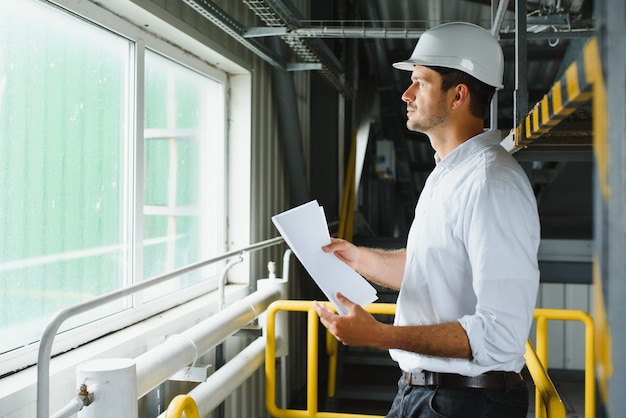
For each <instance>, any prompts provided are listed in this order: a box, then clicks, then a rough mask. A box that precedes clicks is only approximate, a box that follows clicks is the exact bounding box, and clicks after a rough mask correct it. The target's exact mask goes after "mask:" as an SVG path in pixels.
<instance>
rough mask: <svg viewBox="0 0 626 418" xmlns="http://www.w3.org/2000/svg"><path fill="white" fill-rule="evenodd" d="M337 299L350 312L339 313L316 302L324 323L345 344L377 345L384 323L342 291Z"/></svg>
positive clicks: (318, 312)
mask: <svg viewBox="0 0 626 418" xmlns="http://www.w3.org/2000/svg"><path fill="white" fill-rule="evenodd" d="M336 299H337V302H338V303H339V304H340V305H341V306H342V307H344V308H345V309H346V310H347V311H348V313H347V314H345V315H337V314H336V313H334V312H332V311H330V310H329V309H328V308H327V307H326V306H325V305H324V304H319V303H317V302H315V304H314V306H315V310H316V311H317V314H318V315H319V317H320V321H321V322H322V324H323V325H324V326H325V327H326V328H328V330H329V331H330V333H331V334H333V335H334V336H335V338H337V340H338V341H339V342H341V343H342V344H343V345H358V346H370V347H377V346H378V343H377V339H378V337H380V333H379V332H378V331H379V330H380V329H381V327H384V324H383V323H381V322H379V321H377V320H376V319H375V318H374V317H373V316H372V315H371V314H370V313H368V312H367V311H365V309H363V308H362V307H361V306H359V305H357V304H356V303H354V302H352V301H351V300H350V299H348V298H346V297H345V296H344V295H342V294H341V293H337V295H336Z"/></svg>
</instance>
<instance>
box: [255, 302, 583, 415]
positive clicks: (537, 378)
mask: <svg viewBox="0 0 626 418" xmlns="http://www.w3.org/2000/svg"><path fill="white" fill-rule="evenodd" d="M395 307H396V305H395V304H392V303H373V304H371V305H367V306H366V307H365V310H366V311H368V312H369V313H371V314H387V315H389V314H394V313H395ZM280 310H284V311H295V312H306V313H307V318H308V320H307V408H306V410H300V409H284V408H279V407H278V406H277V405H276V356H275V351H276V335H275V317H276V313H277V311H280ZM585 315H586V314H585V313H584V312H582V313H581V312H580V311H569V310H546V309H537V310H536V311H535V317H536V318H538V325H537V341H538V345H539V347H540V350H544V347H547V327H545V326H544V325H543V322H544V321H547V319H548V318H549V319H566V320H567V319H578V320H583V322H585V324H586V325H587V335H591V338H593V323H592V321H590V319H591V318H590V317H589V316H588V315H586V316H585ZM318 322H319V321H318V316H317V312H315V308H314V307H313V302H312V301H287V300H279V301H276V302H273V303H272V304H271V305H270V306H269V308H268V309H267V333H266V334H267V347H266V351H265V375H266V388H265V389H266V397H265V403H266V407H267V410H268V412H269V413H270V415H272V416H273V417H274V418H304V417H311V418H340V417H354V418H379V417H380V416H379V415H362V414H350V413H337V412H320V411H319V410H318V326H319V325H318ZM331 347H332V346H331ZM587 347H588V348H587V358H591V365H589V363H587V367H590V368H588V369H587V371H586V377H590V379H586V382H587V385H586V386H585V411H586V415H585V416H586V418H591V417H593V415H587V414H589V412H588V411H589V408H593V405H594V404H595V388H594V387H593V370H594V369H593V341H592V342H591V349H590V348H589V347H590V346H589V337H587ZM331 354H333V355H335V356H336V351H333V352H331ZM590 355H591V357H589V356H590ZM524 357H525V359H526V364H527V367H528V369H529V371H530V374H531V376H532V378H533V381H534V383H535V387H536V390H537V401H536V402H537V403H536V416H537V418H540V417H545V416H547V417H549V418H565V407H564V406H563V402H562V401H561V398H560V397H559V395H558V393H557V391H556V389H555V387H554V384H553V383H552V380H551V379H550V377H549V376H548V374H547V372H546V368H545V367H544V364H547V362H546V360H547V348H546V350H545V352H544V351H540V352H539V354H537V352H535V350H534V348H533V346H532V344H531V343H530V341H529V342H527V344H526V354H525V356H524ZM589 380H591V383H590V384H589ZM330 384H331V382H329V385H330ZM590 385H591V386H590ZM590 389H593V390H592V391H591V394H590V393H589V391H590Z"/></svg>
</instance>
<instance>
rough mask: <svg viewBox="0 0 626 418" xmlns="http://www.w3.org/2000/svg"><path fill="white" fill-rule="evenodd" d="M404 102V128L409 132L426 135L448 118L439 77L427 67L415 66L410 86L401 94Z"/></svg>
mask: <svg viewBox="0 0 626 418" xmlns="http://www.w3.org/2000/svg"><path fill="white" fill-rule="evenodd" d="M402 100H403V101H404V102H406V110H407V112H406V115H407V122H406V126H407V128H408V129H410V130H411V131H417V132H422V133H425V134H428V132H429V131H431V130H432V129H434V128H436V127H438V126H440V125H442V124H443V123H444V122H445V121H446V120H447V118H448V107H447V104H446V94H445V93H444V92H442V91H441V75H440V74H439V73H438V72H436V71H434V70H431V69H430V68H428V67H424V66H421V65H417V66H415V68H414V69H413V72H412V73H411V85H410V86H409V87H408V88H407V89H406V91H405V92H404V93H403V94H402Z"/></svg>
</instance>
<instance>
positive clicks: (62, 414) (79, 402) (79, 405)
mask: <svg viewBox="0 0 626 418" xmlns="http://www.w3.org/2000/svg"><path fill="white" fill-rule="evenodd" d="M83 406H85V403H84V402H83V399H82V398H79V397H78V396H76V397H75V398H74V399H72V400H71V401H69V402H68V403H67V404H66V405H65V406H64V407H63V408H61V409H59V410H58V411H57V412H55V413H54V414H52V415H50V418H69V417H71V416H72V415H74V414H75V413H77V412H78V411H80V410H81V409H83Z"/></svg>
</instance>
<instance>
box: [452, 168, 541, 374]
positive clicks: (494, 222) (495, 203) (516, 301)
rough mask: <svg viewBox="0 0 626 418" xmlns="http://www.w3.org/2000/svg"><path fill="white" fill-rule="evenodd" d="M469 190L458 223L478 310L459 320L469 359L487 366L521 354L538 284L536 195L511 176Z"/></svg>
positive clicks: (530, 321) (538, 235)
mask: <svg viewBox="0 0 626 418" xmlns="http://www.w3.org/2000/svg"><path fill="white" fill-rule="evenodd" d="M521 187H523V186H521ZM471 196H472V197H471V200H472V204H471V205H468V208H469V209H468V211H467V213H466V214H465V216H464V217H463V219H462V220H461V221H460V222H462V225H461V226H460V228H461V229H462V233H463V234H464V235H465V237H464V238H465V239H464V242H465V243H466V251H467V254H468V257H469V260H470V264H471V269H472V276H473V283H472V286H473V288H474V292H475V295H476V310H475V313H473V314H471V315H465V316H463V317H461V318H460V319H459V322H460V323H461V325H462V326H463V328H464V329H465V331H466V333H467V336H468V338H469V342H470V345H471V349H472V354H473V360H472V362H474V363H475V364H478V365H480V366H483V367H489V366H491V365H493V364H502V363H507V362H509V361H511V360H513V359H515V358H519V357H520V356H521V355H523V354H524V350H525V343H526V340H527V338H528V332H529V330H530V326H531V323H532V318H533V311H534V307H535V303H536V297H537V290H538V286H539V269H538V262H537V250H538V246H539V241H540V232H539V219H538V215H537V210H536V205H535V204H534V201H532V200H530V199H529V198H528V194H527V193H525V192H524V190H523V189H519V188H517V187H515V185H514V186H511V183H510V182H508V183H505V182H501V181H497V180H495V181H489V182H483V183H481V184H480V185H478V187H477V188H476V189H475V190H474V191H473V193H472V194H471Z"/></svg>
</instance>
